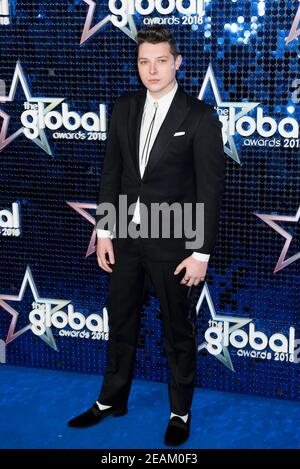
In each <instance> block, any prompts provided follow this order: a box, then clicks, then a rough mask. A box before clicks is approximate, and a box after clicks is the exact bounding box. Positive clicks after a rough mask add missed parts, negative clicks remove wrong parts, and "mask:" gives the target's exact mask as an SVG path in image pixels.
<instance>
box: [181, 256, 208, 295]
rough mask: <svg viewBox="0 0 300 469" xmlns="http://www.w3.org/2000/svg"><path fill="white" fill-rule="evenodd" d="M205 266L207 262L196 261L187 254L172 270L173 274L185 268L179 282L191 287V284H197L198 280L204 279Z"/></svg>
mask: <svg viewBox="0 0 300 469" xmlns="http://www.w3.org/2000/svg"><path fill="white" fill-rule="evenodd" d="M207 266H208V262H203V261H198V260H197V259H194V258H193V257H192V256H189V257H187V258H186V259H184V260H183V261H182V262H180V264H178V266H177V267H176V269H175V271H174V275H177V274H179V272H181V270H182V269H184V268H185V269H186V271H185V276H184V277H183V279H182V280H181V282H180V283H181V284H182V285H187V286H188V287H191V286H192V285H198V284H199V282H202V281H203V280H204V279H205V275H206V271H207Z"/></svg>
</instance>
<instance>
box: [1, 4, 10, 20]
mask: <svg viewBox="0 0 300 469" xmlns="http://www.w3.org/2000/svg"><path fill="white" fill-rule="evenodd" d="M9 13H10V12H9V3H8V0H0V25H4V26H6V25H8V24H10V16H9Z"/></svg>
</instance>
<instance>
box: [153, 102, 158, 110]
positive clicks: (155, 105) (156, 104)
mask: <svg viewBox="0 0 300 469" xmlns="http://www.w3.org/2000/svg"><path fill="white" fill-rule="evenodd" d="M153 106H154V107H155V109H156V108H157V107H158V102H157V101H154V103H153Z"/></svg>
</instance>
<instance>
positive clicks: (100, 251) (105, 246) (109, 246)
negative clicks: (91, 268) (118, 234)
mask: <svg viewBox="0 0 300 469" xmlns="http://www.w3.org/2000/svg"><path fill="white" fill-rule="evenodd" d="M106 254H108V259H109V261H108V260H106ZM97 259H98V264H99V267H101V269H103V270H106V272H112V269H111V268H110V267H109V265H108V264H114V263H115V256H114V248H113V243H112V241H111V239H110V238H98V239H97Z"/></svg>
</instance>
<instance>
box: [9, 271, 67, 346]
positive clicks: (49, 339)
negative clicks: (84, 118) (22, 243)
mask: <svg viewBox="0 0 300 469" xmlns="http://www.w3.org/2000/svg"><path fill="white" fill-rule="evenodd" d="M27 284H29V286H30V289H31V292H32V294H33V297H34V300H35V302H36V303H40V304H49V305H50V308H51V309H50V314H51V315H52V314H54V313H55V312H56V311H58V310H61V309H63V308H64V307H65V306H66V305H67V304H69V303H70V301H69V300H57V299H54V298H41V297H40V296H39V294H38V290H37V287H36V285H35V282H34V280H33V275H32V273H31V270H30V267H29V266H27V269H26V272H25V275H24V278H23V281H22V285H21V288H20V291H19V294H18V295H3V294H0V307H2V308H3V309H4V310H5V311H6V312H7V313H9V314H10V315H11V316H12V320H11V323H10V327H9V330H8V334H7V337H6V341H5V342H6V345H7V344H9V343H10V342H12V341H13V340H15V339H16V338H17V337H20V335H22V334H24V333H25V332H26V331H28V330H29V329H31V324H30V323H29V324H27V326H25V327H23V328H22V329H20V330H19V331H17V332H15V328H16V324H17V321H18V317H19V312H18V311H17V310H15V309H14V308H12V307H11V306H10V305H9V304H8V303H7V302H6V301H15V302H21V301H22V299H23V297H24V293H25V290H26V287H27ZM4 300H6V301H4ZM53 305H55V306H54V307H52V306H53ZM39 338H41V339H42V340H43V341H44V342H45V343H46V344H47V345H49V346H50V347H52V348H53V349H54V350H56V351H58V349H57V346H56V342H55V339H54V337H53V334H52V331H51V328H50V327H46V330H45V333H44V334H43V335H41V336H39Z"/></svg>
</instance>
